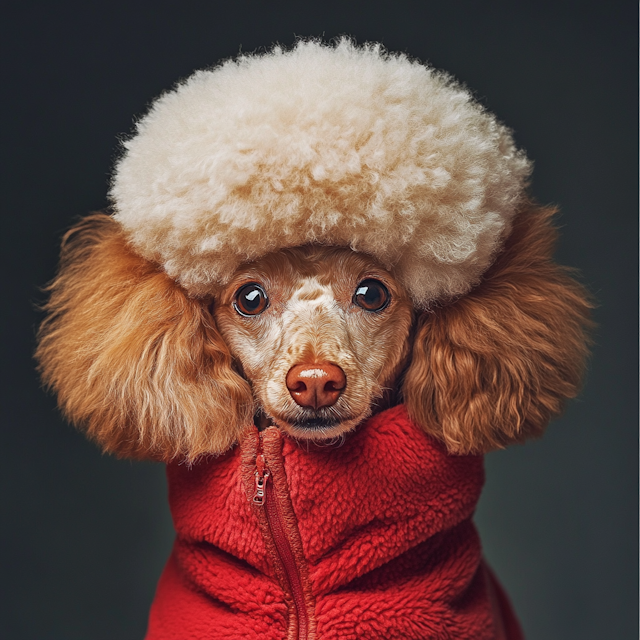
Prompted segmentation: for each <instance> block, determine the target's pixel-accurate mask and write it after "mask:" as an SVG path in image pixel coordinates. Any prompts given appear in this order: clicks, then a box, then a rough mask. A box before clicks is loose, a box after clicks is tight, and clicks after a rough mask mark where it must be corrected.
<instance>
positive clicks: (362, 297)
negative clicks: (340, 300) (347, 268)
mask: <svg viewBox="0 0 640 640" xmlns="http://www.w3.org/2000/svg"><path fill="white" fill-rule="evenodd" d="M390 301H391V295H390V294H389V292H388V291H387V287H385V286H384V285H383V284H382V282H380V281H379V280H374V279H373V278H369V279H367V280H363V281H362V282H361V283H360V284H359V285H358V286H357V287H356V292H355V293H354V294H353V303H354V304H357V305H358V306H359V307H361V308H362V309H365V311H382V310H383V309H384V308H385V307H386V306H387V305H388V304H389V302H390Z"/></svg>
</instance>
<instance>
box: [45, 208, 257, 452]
mask: <svg viewBox="0 0 640 640" xmlns="http://www.w3.org/2000/svg"><path fill="white" fill-rule="evenodd" d="M48 290H49V291H50V294H51V295H50V299H49V301H48V303H47V304H46V305H45V307H44V308H45V310H46V311H47V312H48V316H47V318H46V319H45V321H44V322H43V323H42V326H41V328H40V331H39V345H38V348H37V351H36V358H37V360H38V361H39V369H40V371H41V373H42V377H43V380H44V382H45V383H46V384H47V386H49V387H50V388H52V389H53V390H55V391H56V393H57V394H58V401H59V404H60V407H61V408H62V410H63V412H64V413H65V415H66V416H67V417H68V418H69V419H70V420H71V421H72V422H74V423H75V424H77V425H79V426H82V427H83V428H84V429H85V430H86V432H87V434H88V435H89V436H90V437H91V438H92V439H94V440H96V441H97V442H99V443H100V444H101V445H102V447H103V448H104V449H105V450H106V451H109V452H113V453H116V454H118V455H121V456H129V457H136V458H154V459H161V460H171V459H175V458H185V459H187V460H193V459H194V458H196V457H197V456H199V455H201V454H205V453H220V452H223V451H225V450H227V449H228V448H229V447H230V446H232V444H233V443H234V442H235V441H236V439H237V437H238V434H239V431H240V429H241V428H242V427H243V426H244V425H246V424H247V423H248V422H249V421H250V420H251V417H252V411H253V402H252V396H251V390H250V388H249V385H248V384H247V382H246V381H245V380H244V379H243V378H241V377H240V376H239V375H238V374H237V373H235V372H234V371H233V369H232V366H231V355H230V353H229V351H228V349H227V347H226V345H225V343H224V342H223V340H222V338H221V337H220V335H219V333H218V331H217V329H216V327H215V324H214V321H213V318H212V317H211V315H210V314H209V312H208V311H207V309H206V306H205V304H204V302H203V301H202V300H197V299H193V298H190V297H188V296H187V295H186V293H185V292H184V291H183V290H182V289H181V288H180V287H179V286H178V285H176V284H175V283H174V282H173V281H172V280H171V279H170V278H169V277H168V276H167V275H166V274H164V273H162V272H161V271H160V270H159V269H158V268H157V267H156V266H155V265H154V264H152V263H150V262H148V261H147V260H145V259H143V258H141V257H139V256H137V255H136V254H135V253H133V252H132V251H131V250H130V249H129V248H128V246H127V244H126V241H125V239H124V236H123V234H122V231H121V227H120V224H119V223H118V222H116V221H114V220H113V219H112V218H110V217H109V216H107V215H104V214H95V215H92V216H90V217H88V218H85V219H84V220H83V221H82V222H81V223H80V224H78V225H77V226H76V227H75V228H73V229H71V230H70V231H69V232H68V233H67V234H66V236H65V238H64V241H63V246H62V257H61V266H60V271H59V273H58V275H57V277H56V278H55V279H54V281H53V282H52V283H51V284H50V285H49V287H48Z"/></svg>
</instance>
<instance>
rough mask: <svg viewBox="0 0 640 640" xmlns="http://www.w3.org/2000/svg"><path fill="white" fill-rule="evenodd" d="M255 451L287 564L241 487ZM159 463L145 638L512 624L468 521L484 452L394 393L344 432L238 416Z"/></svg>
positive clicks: (432, 631)
mask: <svg viewBox="0 0 640 640" xmlns="http://www.w3.org/2000/svg"><path fill="white" fill-rule="evenodd" d="M261 456H262V461H264V463H265V468H267V469H268V470H269V471H270V473H271V477H270V478H268V482H271V483H272V486H271V489H270V490H271V494H269V493H267V498H268V499H270V500H273V501H274V504H276V505H277V509H276V511H275V513H277V515H278V517H279V522H281V525H282V531H284V533H285V534H286V535H285V537H286V538H287V540H286V543H282V541H281V542H280V548H282V544H288V547H287V548H288V549H290V551H291V558H294V559H295V565H291V563H289V565H290V567H291V566H294V567H295V573H294V574H291V573H290V574H287V573H286V570H285V569H283V567H285V565H286V562H285V561H284V560H283V556H282V554H280V555H278V545H277V544H276V543H275V542H274V540H275V538H274V530H273V526H272V524H271V525H270V524H269V523H270V522H271V523H273V520H271V521H269V518H268V517H267V515H265V506H264V505H259V504H255V503H254V502H253V501H252V500H251V498H252V497H253V496H254V494H255V477H256V476H255V472H256V460H257V459H258V458H260V457H261ZM168 478H169V500H170V505H171V510H172V514H173V518H174V523H175V527H176V531H177V539H176V542H175V546H174V549H173V552H172V555H171V557H170V559H169V562H168V564H167V566H166V568H165V570H164V573H163V575H162V577H161V579H160V583H159V585H158V590H157V593H156V597H155V600H154V603H153V606H152V609H151V614H150V620H149V629H148V633H147V636H146V637H147V640H169V639H171V640H205V639H206V640H214V639H224V640H235V639H238V640H240V639H242V640H249V639H255V640H258V639H259V640H270V639H273V640H282V639H283V638H288V639H293V638H306V639H307V640H311V639H322V640H338V639H340V640H352V639H353V640H355V639H367V640H375V639H380V640H382V639H384V640H391V639H392V638H398V639H399V638H402V639H403V640H409V639H418V638H420V639H433V640H435V639H445V638H451V639H455V640H464V639H469V640H482V639H495V640H522V634H521V631H520V628H519V625H518V623H517V619H516V617H515V615H514V614H513V611H512V610H511V607H510V605H509V601H508V599H507V597H506V595H505V594H504V592H503V591H502V589H501V587H500V585H499V584H498V583H497V581H496V579H495V577H494V576H493V575H492V574H491V572H490V571H489V570H488V568H487V567H486V566H485V564H484V562H483V560H482V555H481V548H480V541H479V539H478V535H477V532H476V530H475V527H474V525H473V523H472V521H471V518H472V515H473V512H474V509H475V507H476V503H477V501H478V498H479V496H480V491H481V488H482V484H483V482H484V471H483V461H482V458H481V457H479V456H451V455H448V454H447V453H446V451H445V449H444V447H443V446H442V445H441V444H440V443H438V442H436V441H435V440H433V439H431V438H429V437H428V436H426V435H425V433H424V432H423V431H422V430H421V429H420V428H419V427H417V426H416V425H415V424H413V423H412V422H411V421H410V420H409V418H408V416H407V413H406V409H405V408H404V406H402V405H400V406H397V407H394V408H392V409H389V410H387V411H384V412H382V413H380V414H378V415H376V416H374V417H373V418H371V419H369V420H368V421H367V422H365V423H364V424H362V425H361V426H360V427H359V428H358V430H357V431H356V432H355V433H352V434H349V435H348V436H347V438H346V441H345V442H344V443H343V444H341V445H340V446H326V447H319V446H315V445H308V446H307V445H306V444H305V443H297V442H295V441H294V440H292V439H290V438H287V437H285V436H283V435H282V434H281V433H280V432H279V431H278V430H277V429H275V428H273V427H270V428H269V429H267V430H266V431H265V432H263V433H262V434H260V435H258V433H257V431H256V430H255V429H252V430H248V431H247V432H246V434H245V435H244V437H243V439H242V441H241V443H240V445H239V446H238V447H236V448H235V449H233V450H232V451H230V452H228V453H227V454H225V455H224V456H221V457H218V458H211V459H207V460H202V461H201V462H199V463H197V464H194V465H193V466H190V467H189V466H187V465H180V464H172V465H170V466H169V467H168ZM275 535H276V537H277V535H278V534H277V532H276V534H275ZM287 576H293V577H289V578H288V577H287ZM298 581H299V582H298ZM294 582H296V583H297V584H298V586H299V587H301V590H300V589H299V597H298V600H297V601H296V598H295V597H294V595H293V594H294V587H292V584H293V583H294ZM300 594H301V595H300ZM301 603H303V604H301Z"/></svg>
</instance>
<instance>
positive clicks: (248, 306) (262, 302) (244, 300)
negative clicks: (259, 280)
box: [233, 282, 269, 317]
mask: <svg viewBox="0 0 640 640" xmlns="http://www.w3.org/2000/svg"><path fill="white" fill-rule="evenodd" d="M268 305H269V298H267V294H266V293H265V292H264V289H263V288H262V287H261V286H260V285H258V284H255V283H254V282H252V283H251V284H245V285H244V286H242V287H240V289H238V292H237V293H236V298H235V300H234V301H233V308H234V309H235V310H236V311H237V312H238V313H239V314H240V315H241V316H245V317H246V316H257V315H258V314H260V313H262V312H263V311H264V310H265V309H266V308H267V306H268Z"/></svg>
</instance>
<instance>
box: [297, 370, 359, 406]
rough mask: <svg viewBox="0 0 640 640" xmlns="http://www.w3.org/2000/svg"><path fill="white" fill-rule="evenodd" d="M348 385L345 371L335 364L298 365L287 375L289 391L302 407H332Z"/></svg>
mask: <svg viewBox="0 0 640 640" xmlns="http://www.w3.org/2000/svg"><path fill="white" fill-rule="evenodd" d="M346 385H347V377H346V376H345V375H344V371H343V370H342V369H341V368H340V367H338V366H337V365H335V364H329V363H326V364H296V365H294V366H293V367H291V369H289V373H287V389H289V393H290V394H291V397H292V398H293V399H294V400H295V401H296V402H297V403H298V404H299V405H300V406H301V407H309V408H312V409H316V410H317V409H321V408H322V407H330V406H332V405H334V404H335V403H336V402H337V401H338V398H339V397H340V394H341V393H342V391H343V389H344V388H345V386H346Z"/></svg>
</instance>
